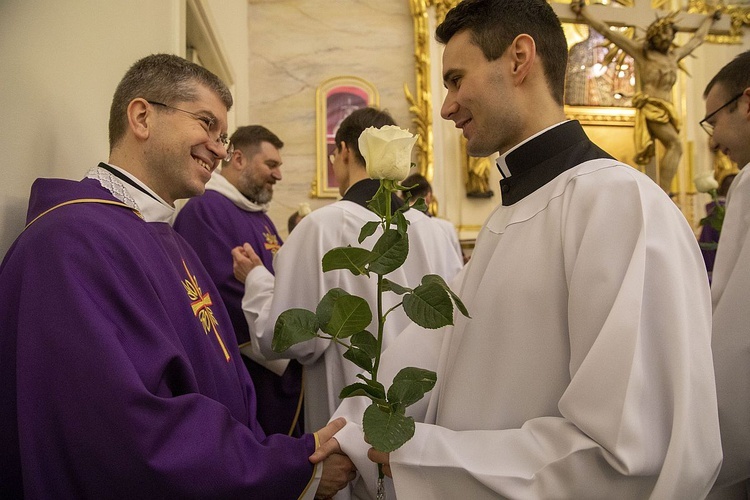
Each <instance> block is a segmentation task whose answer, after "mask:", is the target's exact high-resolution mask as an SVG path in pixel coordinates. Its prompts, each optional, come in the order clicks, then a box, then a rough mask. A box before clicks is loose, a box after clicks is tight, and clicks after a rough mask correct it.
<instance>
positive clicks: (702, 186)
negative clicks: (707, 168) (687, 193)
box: [693, 172, 719, 193]
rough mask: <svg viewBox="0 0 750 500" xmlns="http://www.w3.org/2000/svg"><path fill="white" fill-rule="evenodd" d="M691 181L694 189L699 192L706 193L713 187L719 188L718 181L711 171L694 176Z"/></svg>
mask: <svg viewBox="0 0 750 500" xmlns="http://www.w3.org/2000/svg"><path fill="white" fill-rule="evenodd" d="M693 182H694V183H695V189H697V190H698V192H699V193H708V192H709V191H712V190H714V189H719V183H718V182H716V179H715V178H714V173H713V172H708V173H705V174H702V175H699V176H696V177H695V178H694V179H693Z"/></svg>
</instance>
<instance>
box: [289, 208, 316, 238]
mask: <svg viewBox="0 0 750 500" xmlns="http://www.w3.org/2000/svg"><path fill="white" fill-rule="evenodd" d="M310 212H312V210H311V209H310V204H309V203H305V202H303V203H300V204H299V208H297V211H296V212H294V213H292V215H290V216H289V220H288V221H287V226H286V227H287V231H288V233H291V232H292V229H294V228H295V227H297V224H299V221H301V220H302V218H303V217H304V216H306V215H307V214H309V213H310Z"/></svg>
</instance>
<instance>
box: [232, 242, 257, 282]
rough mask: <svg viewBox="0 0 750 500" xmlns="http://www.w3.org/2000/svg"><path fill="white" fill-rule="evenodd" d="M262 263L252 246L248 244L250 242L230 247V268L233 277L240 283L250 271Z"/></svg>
mask: <svg viewBox="0 0 750 500" xmlns="http://www.w3.org/2000/svg"><path fill="white" fill-rule="evenodd" d="M262 265H263V262H262V261H261V260H260V257H258V254H256V253H255V250H253V247H251V246H250V243H244V244H243V245H242V246H241V247H234V248H233V249H232V270H233V271H234V277H235V278H237V279H238V280H239V281H240V282H241V283H245V278H247V275H248V274H250V271H252V270H253V269H255V268H256V267H258V266H262Z"/></svg>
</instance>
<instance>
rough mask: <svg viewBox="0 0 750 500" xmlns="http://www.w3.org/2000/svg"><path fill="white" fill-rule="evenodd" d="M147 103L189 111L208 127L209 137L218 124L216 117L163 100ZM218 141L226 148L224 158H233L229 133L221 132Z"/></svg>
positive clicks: (226, 159) (225, 159)
mask: <svg viewBox="0 0 750 500" xmlns="http://www.w3.org/2000/svg"><path fill="white" fill-rule="evenodd" d="M146 102H147V103H149V104H151V105H153V106H163V107H165V108H169V109H174V110H175V111H182V112H183V113H187V114H189V115H190V116H192V117H193V118H195V119H196V120H198V121H199V122H201V123H202V124H203V125H204V127H203V128H205V129H206V133H207V134H208V137H209V139H210V138H211V132H212V129H213V127H214V125H215V124H216V118H213V117H210V116H205V115H199V114H198V113H193V112H192V111H187V110H184V109H180V108H175V107H174V106H170V105H169V104H164V103H163V102H156V101H149V100H146ZM216 142H218V143H219V144H221V145H222V146H223V147H224V149H225V150H226V152H227V154H226V156H224V157H223V158H222V160H224V161H227V162H228V161H229V160H231V158H232V153H234V144H232V143H231V142H229V138H228V137H227V134H219V137H218V138H217V139H216Z"/></svg>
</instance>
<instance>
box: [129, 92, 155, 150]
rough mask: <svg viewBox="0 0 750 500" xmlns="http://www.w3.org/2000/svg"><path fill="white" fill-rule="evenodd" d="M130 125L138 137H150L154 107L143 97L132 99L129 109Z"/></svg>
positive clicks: (143, 138)
mask: <svg viewBox="0 0 750 500" xmlns="http://www.w3.org/2000/svg"><path fill="white" fill-rule="evenodd" d="M126 113H127V117H128V126H129V127H130V130H131V131H132V132H133V135H135V136H136V138H138V139H141V140H146V139H148V137H149V135H150V127H151V125H153V122H152V118H153V116H154V108H153V107H152V106H151V105H150V104H149V103H148V101H146V100H145V99H143V98H141V97H137V98H135V99H133V100H132V101H130V103H129V104H128V107H127V110H126Z"/></svg>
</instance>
